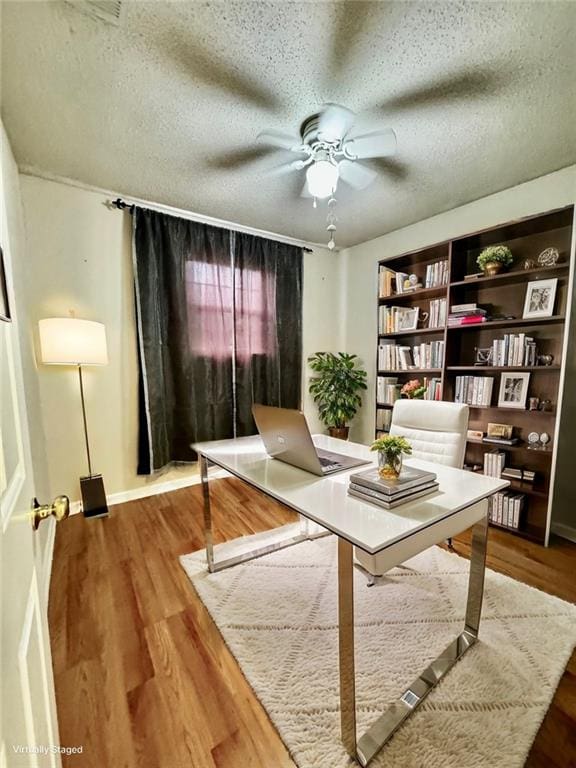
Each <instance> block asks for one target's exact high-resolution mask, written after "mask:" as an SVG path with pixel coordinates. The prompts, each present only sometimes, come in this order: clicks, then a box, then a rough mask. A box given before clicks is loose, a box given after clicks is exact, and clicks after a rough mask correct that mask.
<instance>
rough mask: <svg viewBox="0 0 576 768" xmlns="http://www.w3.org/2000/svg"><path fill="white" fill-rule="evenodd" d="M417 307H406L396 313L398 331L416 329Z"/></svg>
mask: <svg viewBox="0 0 576 768" xmlns="http://www.w3.org/2000/svg"><path fill="white" fill-rule="evenodd" d="M419 314H420V309H419V307H410V308H408V307H406V308H404V307H403V308H402V309H401V310H399V311H398V315H397V317H398V330H399V331H415V330H416V329H417V328H418V316H419Z"/></svg>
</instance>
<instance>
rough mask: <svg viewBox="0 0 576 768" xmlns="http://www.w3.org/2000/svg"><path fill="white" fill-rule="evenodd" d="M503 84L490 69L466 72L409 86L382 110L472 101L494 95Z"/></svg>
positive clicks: (388, 110)
mask: <svg viewBox="0 0 576 768" xmlns="http://www.w3.org/2000/svg"><path fill="white" fill-rule="evenodd" d="M501 86H502V82H501V79H500V78H499V77H498V76H497V75H496V73H495V72H494V71H491V70H490V69H481V70H475V71H464V72H460V73H458V74H455V75H450V76H448V77H439V78H436V79H435V80H429V81H428V82H424V83H421V84H420V85H415V86H413V87H412V88H405V89H404V90H403V91H402V93H400V94H398V95H397V96H392V97H391V98H389V99H386V100H385V101H384V102H382V103H381V104H380V105H379V109H380V110H383V111H384V112H385V113H387V114H389V113H390V112H392V111H394V110H402V109H416V108H417V109H422V108H423V107H429V106H435V105H436V104H437V103H438V102H441V103H444V104H449V103H453V102H458V101H461V100H463V101H471V100H475V99H478V98H479V97H481V96H485V95H487V96H493V95H494V94H495V93H497V92H498V91H499V90H500V88H501Z"/></svg>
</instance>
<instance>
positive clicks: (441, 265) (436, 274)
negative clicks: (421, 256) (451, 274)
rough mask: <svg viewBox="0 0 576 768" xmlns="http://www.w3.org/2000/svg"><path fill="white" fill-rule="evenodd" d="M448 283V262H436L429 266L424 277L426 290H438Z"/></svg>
mask: <svg viewBox="0 0 576 768" xmlns="http://www.w3.org/2000/svg"><path fill="white" fill-rule="evenodd" d="M447 282H448V260H447V259H446V260H442V261H436V262H434V264H428V265H427V267H426V274H425V277H424V287H425V288H437V287H438V286H441V285H446V283H447Z"/></svg>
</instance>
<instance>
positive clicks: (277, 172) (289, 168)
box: [264, 160, 304, 177]
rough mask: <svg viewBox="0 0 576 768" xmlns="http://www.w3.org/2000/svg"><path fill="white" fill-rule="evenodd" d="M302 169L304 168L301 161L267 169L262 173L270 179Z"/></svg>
mask: <svg viewBox="0 0 576 768" xmlns="http://www.w3.org/2000/svg"><path fill="white" fill-rule="evenodd" d="M302 168H304V161H303V160H293V161H292V162H291V163H283V164H282V165H276V166H274V167H273V168H268V169H267V170H266V171H264V174H265V175H266V176H270V177H276V176H285V175H286V174H287V173H292V172H293V171H301V170H302Z"/></svg>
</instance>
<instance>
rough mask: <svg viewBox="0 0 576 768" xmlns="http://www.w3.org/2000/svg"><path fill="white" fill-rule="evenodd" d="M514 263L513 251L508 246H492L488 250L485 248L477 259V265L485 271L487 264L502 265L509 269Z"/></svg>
mask: <svg viewBox="0 0 576 768" xmlns="http://www.w3.org/2000/svg"><path fill="white" fill-rule="evenodd" d="M513 261H514V257H513V256H512V251H511V250H510V248H508V246H507V245H490V246H489V247H488V248H484V250H483V251H482V253H481V254H480V256H478V258H477V259H476V263H477V264H478V266H479V267H480V269H485V268H486V265H487V264H494V263H497V264H502V266H504V267H509V266H510V264H512V262H513Z"/></svg>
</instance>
